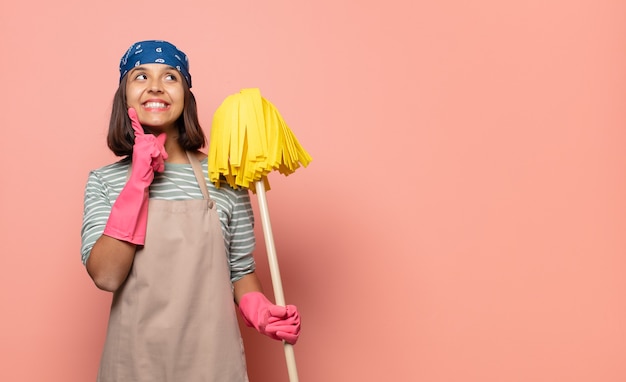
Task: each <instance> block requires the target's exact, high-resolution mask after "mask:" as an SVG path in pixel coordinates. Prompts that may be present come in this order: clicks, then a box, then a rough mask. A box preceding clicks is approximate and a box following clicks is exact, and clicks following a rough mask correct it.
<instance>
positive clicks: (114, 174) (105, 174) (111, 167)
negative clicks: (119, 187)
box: [89, 158, 130, 184]
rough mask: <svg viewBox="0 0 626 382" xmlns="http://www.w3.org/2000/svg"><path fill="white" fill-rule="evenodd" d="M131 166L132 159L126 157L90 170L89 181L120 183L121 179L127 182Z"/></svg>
mask: <svg viewBox="0 0 626 382" xmlns="http://www.w3.org/2000/svg"><path fill="white" fill-rule="evenodd" d="M129 166H130V159H128V158H124V159H121V160H119V161H117V162H115V163H111V164H108V165H105V166H102V167H99V168H96V169H93V170H91V171H90V172H89V182H94V181H95V182H98V183H103V184H107V183H118V182H119V181H120V180H121V182H122V183H125V180H126V175H127V173H128V168H129Z"/></svg>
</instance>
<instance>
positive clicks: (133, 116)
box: [128, 107, 144, 137]
mask: <svg viewBox="0 0 626 382" xmlns="http://www.w3.org/2000/svg"><path fill="white" fill-rule="evenodd" d="M128 117H129V118H130V123H131V125H132V126H133V130H134V131H135V137H140V136H142V135H144V131H143V127H142V126H141V123H139V117H137V111H136V110H135V109H134V108H132V107H130V108H128Z"/></svg>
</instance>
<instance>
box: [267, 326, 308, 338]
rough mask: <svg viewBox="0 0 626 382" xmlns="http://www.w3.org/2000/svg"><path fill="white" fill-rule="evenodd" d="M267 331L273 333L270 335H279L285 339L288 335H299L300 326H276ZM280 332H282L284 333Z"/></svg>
mask: <svg viewBox="0 0 626 382" xmlns="http://www.w3.org/2000/svg"><path fill="white" fill-rule="evenodd" d="M267 333H272V334H271V335H270V336H273V337H279V338H281V339H283V338H284V337H285V336H286V335H289V336H299V335H300V327H299V326H286V327H275V328H271V331H270V332H267ZM280 333H282V335H281V334H280Z"/></svg>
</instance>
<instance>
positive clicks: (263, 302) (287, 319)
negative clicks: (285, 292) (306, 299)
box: [239, 292, 300, 345]
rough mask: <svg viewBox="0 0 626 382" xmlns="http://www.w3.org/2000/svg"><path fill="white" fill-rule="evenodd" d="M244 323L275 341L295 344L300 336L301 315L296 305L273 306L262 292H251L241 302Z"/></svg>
mask: <svg viewBox="0 0 626 382" xmlns="http://www.w3.org/2000/svg"><path fill="white" fill-rule="evenodd" d="M239 311H240V312H241V316H242V317H243V319H244V322H245V323H246V325H248V326H249V327H254V328H255V329H256V330H257V331H258V332H259V333H262V334H265V335H266V336H268V337H270V338H273V339H275V340H279V341H280V340H285V342H287V343H290V344H292V345H293V344H295V343H296V342H297V341H298V337H299V336H300V315H299V314H298V309H297V308H296V307H295V306H294V305H287V306H279V305H274V304H272V303H271V302H270V301H269V300H268V299H267V298H266V297H265V296H264V295H263V293H261V292H249V293H246V294H244V295H243V296H242V297H241V299H240V300H239Z"/></svg>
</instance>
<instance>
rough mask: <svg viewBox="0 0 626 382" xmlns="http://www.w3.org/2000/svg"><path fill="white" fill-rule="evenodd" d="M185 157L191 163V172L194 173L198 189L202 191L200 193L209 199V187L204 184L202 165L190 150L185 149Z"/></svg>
mask: <svg viewBox="0 0 626 382" xmlns="http://www.w3.org/2000/svg"><path fill="white" fill-rule="evenodd" d="M187 158H189V163H191V168H192V169H193V173H194V174H195V175H196V180H197V181H198V185H199V186H200V190H201V191H202V195H203V196H204V199H207V200H211V198H210V197H209V189H208V188H207V186H206V180H205V179H204V173H203V172H202V166H201V165H200V161H199V160H198V158H196V156H195V155H193V154H192V153H191V152H189V151H187Z"/></svg>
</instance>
